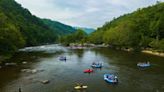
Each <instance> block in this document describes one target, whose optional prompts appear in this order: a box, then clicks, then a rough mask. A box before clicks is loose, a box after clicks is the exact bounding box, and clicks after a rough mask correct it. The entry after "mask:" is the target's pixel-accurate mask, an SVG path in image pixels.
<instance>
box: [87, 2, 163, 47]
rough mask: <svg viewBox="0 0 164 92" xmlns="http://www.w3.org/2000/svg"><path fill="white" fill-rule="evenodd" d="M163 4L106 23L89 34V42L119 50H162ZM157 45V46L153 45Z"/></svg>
mask: <svg viewBox="0 0 164 92" xmlns="http://www.w3.org/2000/svg"><path fill="white" fill-rule="evenodd" d="M163 15H164V3H162V2H160V3H159V2H158V3H157V4H156V5H154V6H149V7H147V8H143V9H138V10H137V11H135V12H133V13H131V14H125V15H123V16H120V17H118V18H114V19H113V20H112V21H111V22H107V23H106V24H105V25H103V26H102V27H101V28H98V30H97V31H96V32H94V33H92V34H91V36H90V37H89V40H90V42H94V43H106V44H109V45H111V46H113V47H120V48H133V49H142V48H150V47H151V48H154V49H160V50H163V49H162V48H164V47H163V46H164V45H163V38H164V16H163ZM155 43H158V44H155Z"/></svg>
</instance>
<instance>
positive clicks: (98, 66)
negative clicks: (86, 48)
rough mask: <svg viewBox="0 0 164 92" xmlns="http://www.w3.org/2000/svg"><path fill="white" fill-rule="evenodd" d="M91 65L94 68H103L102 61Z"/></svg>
mask: <svg viewBox="0 0 164 92" xmlns="http://www.w3.org/2000/svg"><path fill="white" fill-rule="evenodd" d="M91 67H93V68H102V63H98V64H92V65H91Z"/></svg>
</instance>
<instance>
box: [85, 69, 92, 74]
mask: <svg viewBox="0 0 164 92" xmlns="http://www.w3.org/2000/svg"><path fill="white" fill-rule="evenodd" d="M92 72H93V70H92V69H86V70H84V73H92Z"/></svg>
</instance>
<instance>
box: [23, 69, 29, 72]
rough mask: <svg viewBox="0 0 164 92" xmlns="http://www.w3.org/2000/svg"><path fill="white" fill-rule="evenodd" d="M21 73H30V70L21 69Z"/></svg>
mask: <svg viewBox="0 0 164 92" xmlns="http://www.w3.org/2000/svg"><path fill="white" fill-rule="evenodd" d="M21 71H22V72H31V70H30V69H22V70H21Z"/></svg>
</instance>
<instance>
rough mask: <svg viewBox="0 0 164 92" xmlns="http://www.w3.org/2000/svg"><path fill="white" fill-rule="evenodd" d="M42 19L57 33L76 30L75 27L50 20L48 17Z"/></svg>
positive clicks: (62, 33)
mask: <svg viewBox="0 0 164 92" xmlns="http://www.w3.org/2000/svg"><path fill="white" fill-rule="evenodd" d="M42 21H43V22H44V23H45V24H46V25H47V26H49V27H50V28H51V29H52V30H53V31H54V32H56V33H58V35H65V34H71V33H74V32H75V31H76V29H75V28H73V27H71V26H69V25H65V24H62V23H60V22H57V21H52V20H50V19H42Z"/></svg>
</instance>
